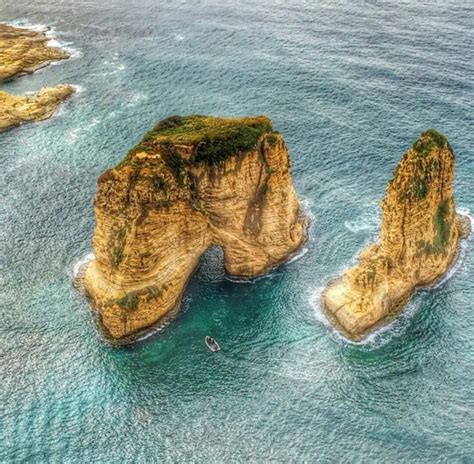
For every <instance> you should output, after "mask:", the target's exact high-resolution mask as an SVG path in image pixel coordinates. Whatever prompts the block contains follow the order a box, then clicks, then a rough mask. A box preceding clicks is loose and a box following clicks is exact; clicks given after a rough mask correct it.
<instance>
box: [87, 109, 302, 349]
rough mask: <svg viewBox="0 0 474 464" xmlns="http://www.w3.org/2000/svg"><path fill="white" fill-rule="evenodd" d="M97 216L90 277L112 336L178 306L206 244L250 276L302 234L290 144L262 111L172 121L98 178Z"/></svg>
mask: <svg viewBox="0 0 474 464" xmlns="http://www.w3.org/2000/svg"><path fill="white" fill-rule="evenodd" d="M95 215H96V223H97V224H96V230H95V234H94V239H93V248H94V255H95V259H94V260H93V261H92V262H91V263H89V264H88V267H87V269H86V271H85V274H84V277H83V283H84V286H85V289H86V291H87V293H88V295H89V296H90V297H91V299H92V301H93V305H94V306H95V307H96V308H97V309H98V312H99V315H100V320H101V322H102V324H101V325H102V327H103V328H105V330H106V332H107V334H108V335H110V336H112V337H113V338H115V339H120V338H123V337H126V336H127V335H130V334H133V333H135V332H137V331H140V330H141V329H144V328H147V327H150V326H152V325H154V324H156V323H157V321H161V320H162V318H163V317H164V316H166V315H168V314H169V313H170V312H171V311H173V310H174V309H175V308H177V307H178V306H179V304H180V300H181V296H182V294H183V291H184V289H185V286H186V283H187V281H188V279H189V278H190V276H191V275H192V273H193V271H194V269H195V268H196V266H197V264H198V261H199V258H200V257H201V256H202V254H203V253H204V252H205V251H206V250H207V249H208V248H209V247H211V246H214V245H216V246H220V247H222V248H223V250H224V265H225V270H226V272H227V273H228V274H230V275H233V276H238V277H241V278H252V277H256V276H259V275H262V274H264V273H266V272H268V271H269V270H270V269H272V267H274V266H276V265H278V264H279V263H281V262H283V261H284V260H286V259H287V258H288V256H289V255H290V254H292V253H293V252H295V251H296V250H297V249H298V248H299V247H300V245H301V244H302V242H303V241H304V238H305V227H304V224H305V219H304V218H303V216H302V215H301V210H300V206H299V202H298V198H297V195H296V193H295V191H294V189H293V184H292V181H291V170H290V159H289V155H288V151H287V148H286V145H285V142H284V140H283V137H282V135H281V134H279V133H278V132H275V131H273V128H272V125H271V121H270V120H269V119H268V118H266V117H263V116H262V117H255V118H239V119H237V118H228V119H225V118H214V117H208V116H188V117H179V116H174V117H171V118H168V119H165V120H164V121H162V122H160V123H159V124H158V125H157V126H156V127H155V128H154V129H153V130H152V131H150V132H149V133H148V134H146V136H145V137H144V139H143V140H142V141H141V142H140V143H139V144H138V145H137V146H136V147H135V148H133V149H132V150H131V151H130V152H129V154H128V155H127V156H126V158H125V159H124V160H123V161H122V162H121V163H120V164H119V165H118V166H116V167H115V168H113V169H111V170H109V171H106V172H105V173H104V174H102V176H101V177H100V178H99V181H98V189H97V194H96V197H95ZM125 340H129V339H127V338H126V339H125Z"/></svg>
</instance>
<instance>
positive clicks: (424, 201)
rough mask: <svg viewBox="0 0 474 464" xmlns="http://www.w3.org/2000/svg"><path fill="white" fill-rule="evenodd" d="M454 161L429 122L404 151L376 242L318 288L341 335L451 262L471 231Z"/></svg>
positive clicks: (378, 316)
mask: <svg viewBox="0 0 474 464" xmlns="http://www.w3.org/2000/svg"><path fill="white" fill-rule="evenodd" d="M454 165H455V159H454V154H453V151H452V149H451V147H450V145H449V143H448V141H447V140H446V138H445V137H444V136H442V135H441V134H439V133H437V132H436V131H434V130H429V131H426V132H424V133H423V134H422V135H421V137H420V138H419V139H418V141H417V142H416V143H415V144H414V145H413V147H412V148H410V149H409V150H408V152H407V153H405V155H404V156H403V157H402V159H401V161H400V164H399V165H398V167H397V169H396V170H395V172H394V177H393V179H392V180H391V181H390V182H389V184H388V187H387V192H386V195H385V198H384V199H383V201H382V230H381V240H380V243H379V244H373V245H371V246H370V247H369V248H367V249H366V250H364V251H363V252H362V253H361V254H360V256H359V264H358V265H357V266H355V267H353V268H352V269H349V270H348V271H347V272H346V273H345V274H344V275H343V276H342V278H339V279H337V280H335V281H333V282H331V283H330V284H329V285H328V287H327V288H326V290H325V292H324V293H323V297H322V299H323V305H324V308H325V310H326V312H327V314H328V316H329V318H330V319H331V320H332V322H334V323H335V325H336V326H337V327H338V328H339V329H341V330H342V331H343V332H344V333H345V334H346V335H348V336H350V337H352V338H356V339H357V338H363V337H364V336H365V335H367V333H369V332H370V330H371V329H372V328H374V327H377V326H378V325H379V324H380V323H383V322H384V320H385V321H387V320H388V319H389V318H390V317H391V316H392V317H393V316H394V315H396V314H397V312H398V311H399V310H400V309H401V308H402V307H403V305H404V304H405V303H406V302H407V300H408V298H409V297H410V296H411V295H412V293H413V292H414V290H415V289H416V288H417V287H418V286H424V285H429V284H431V283H433V282H435V281H436V280H437V279H438V278H440V276H442V275H443V274H444V273H445V272H446V271H447V270H448V268H449V266H450V265H451V263H452V262H453V259H454V258H455V256H456V254H457V250H458V244H459V240H460V238H462V237H463V236H464V235H466V234H468V233H469V232H468V229H469V222H468V221H466V220H465V219H466V218H462V217H460V216H458V215H457V214H456V211H455V206H454V198H453V181H454Z"/></svg>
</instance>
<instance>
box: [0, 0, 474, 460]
mask: <svg viewBox="0 0 474 464" xmlns="http://www.w3.org/2000/svg"><path fill="white" fill-rule="evenodd" d="M0 20H1V21H4V22H23V23H26V22H28V23H30V24H47V25H51V26H53V27H54V28H55V30H56V35H57V39H58V40H59V41H60V42H61V43H63V44H67V45H69V46H70V47H72V48H73V49H74V50H76V51H77V52H79V53H78V55H79V56H77V58H75V59H71V60H69V61H67V62H63V63H61V64H58V65H54V66H50V67H48V68H46V69H43V70H41V71H39V72H37V73H36V74H34V75H32V76H28V77H22V78H20V79H17V80H15V81H13V82H10V83H7V84H3V85H2V86H0V88H1V89H2V90H8V91H10V92H13V93H15V92H17V93H23V92H25V91H32V90H36V89H38V88H40V87H41V86H45V85H55V84H58V83H70V84H75V85H79V86H80V87H81V88H82V92H80V93H79V94H78V95H77V96H76V97H74V98H73V99H72V100H71V101H69V102H68V103H67V104H65V105H64V107H63V108H62V110H61V111H60V113H59V114H58V115H57V116H56V117H54V118H53V119H51V120H49V121H46V122H42V123H35V124H30V125H25V126H23V127H21V128H18V129H14V130H11V131H9V132H6V133H3V134H0V153H1V163H2V165H1V172H2V178H3V179H4V180H3V181H2V185H3V195H2V197H3V199H2V202H1V214H2V216H1V218H2V225H3V227H2V235H1V237H2V246H1V252H2V254H1V261H2V293H1V296H2V301H1V305H0V321H1V325H0V357H1V365H0V375H1V378H0V392H1V397H0V411H1V415H0V461H2V462H147V463H148V462H163V461H168V462H183V461H191V462H206V463H209V462H216V463H227V462H316V461H317V462H364V463H366V462H426V463H433V462H463V463H468V462H474V458H473V456H474V439H473V437H474V316H473V311H474V259H473V253H472V244H473V242H472V241H470V242H468V244H467V247H466V250H465V252H464V255H463V259H462V261H461V262H460V264H459V265H458V266H457V268H456V270H455V272H453V273H452V276H451V278H450V279H449V280H447V281H446V282H444V283H443V284H442V285H441V286H439V287H438V288H437V289H436V290H434V291H431V292H423V293H419V294H418V295H417V296H416V297H415V298H414V299H413V301H412V303H411V304H410V305H409V307H408V308H407V310H406V311H405V313H404V314H403V315H402V317H401V318H400V319H399V320H398V321H397V322H396V323H395V324H393V325H392V326H390V327H389V328H388V330H385V331H382V332H381V333H379V334H377V335H376V336H375V337H372V338H371V339H370V340H369V341H368V342H367V343H365V344H362V345H355V344H352V343H349V342H347V341H345V340H343V339H342V338H341V337H340V336H338V335H337V334H336V333H335V332H334V331H333V330H332V329H331V328H330V327H328V325H327V324H326V323H325V322H324V319H323V318H322V316H321V313H320V311H319V307H318V304H317V301H318V298H317V296H318V292H319V291H320V289H321V288H322V287H323V286H324V285H325V283H326V282H327V280H328V279H329V278H330V277H331V276H334V275H335V274H338V273H340V272H341V271H342V270H343V269H344V268H345V267H347V266H349V265H350V264H351V263H353V262H354V259H355V257H356V256H357V253H358V251H359V250H360V249H361V248H363V247H364V246H365V245H366V244H367V243H369V242H370V241H371V240H373V238H374V235H375V234H376V233H377V229H378V226H379V223H380V213H379V208H378V202H379V201H380V199H381V198H382V197H383V194H384V191H385V186H386V183H387V181H388V180H389V179H390V177H391V172H392V170H393V168H394V167H395V165H396V163H397V162H398V160H399V158H400V156H401V155H402V154H403V152H404V151H405V150H406V149H407V148H408V147H409V146H410V145H411V144H412V143H413V141H414V140H415V139H416V138H417V137H418V135H419V134H420V133H421V132H422V131H423V130H425V129H427V128H430V127H434V128H436V129H438V130H439V131H441V132H443V133H444V134H445V135H446V136H447V137H448V138H449V140H450V143H451V145H452V146H453V148H454V150H455V153H456V156H457V177H456V199H457V206H458V208H464V210H467V211H471V212H474V188H473V181H472V179H473V174H474V149H473V147H474V131H473V124H472V122H473V108H472V102H473V96H474V92H473V75H474V69H473V60H472V50H473V43H474V34H473V29H474V28H473V27H472V26H473V22H474V21H473V20H474V17H473V7H472V4H471V5H469V2H414V1H413V2H403V1H402V2H393V3H388V2H350V1H337V2H332V1H327V2H310V1H302V0H298V1H297V0H291V1H273V2H259V1H256V0H252V1H235V2H224V1H211V0H202V1H196V2H185V1H179V0H175V1H173V2H162V1H158V0H154V1H153V0H131V1H130V0H127V1H125V0H108V1H102V0H84V1H69V2H64V1H59V0H55V1H53V0H48V1H46V0H42V1H39V0H37V1H34V2H32V1H26V0H14V1H13V0H11V1H10V0H0ZM176 113H178V114H188V113H201V114H214V115H253V114H266V115H268V116H270V117H271V118H272V120H273V122H274V125H275V126H276V128H277V129H278V130H280V131H281V132H283V133H284V135H285V138H286V141H287V143H288V145H289V147H290V150H291V155H292V159H293V175H294V183H295V186H296V188H297V190H298V192H299V194H300V196H301V197H302V199H304V202H305V205H306V208H307V209H308V211H309V212H310V213H311V215H312V217H313V226H312V228H311V240H310V242H309V244H308V246H307V247H306V253H305V254H304V255H303V256H301V257H300V258H299V259H298V260H296V261H294V262H292V263H290V264H288V265H285V266H283V267H281V268H279V269H278V270H276V271H275V272H273V273H272V274H271V275H269V276H268V277H266V278H263V279H260V280H257V281H256V282H254V283H248V284H243V283H234V282H230V281H228V280H226V279H225V277H224V276H223V274H222V272H221V269H220V264H219V260H218V259H216V256H208V257H207V259H205V260H204V261H203V264H202V267H201V269H200V271H199V272H198V273H197V275H196V276H195V278H194V279H193V280H192V282H191V284H190V286H189V290H188V292H187V294H186V297H185V301H184V305H183V310H182V312H181V314H180V316H179V317H178V319H177V320H176V321H175V322H174V323H173V324H171V325H170V326H169V327H168V328H167V329H166V330H165V331H163V332H162V333H161V334H158V335H156V336H154V337H151V338H149V339H147V340H145V341H143V342H141V343H139V344H137V345H134V346H133V347H129V348H124V349H113V348H110V347H109V346H107V345H106V344H104V343H103V342H102V340H101V339H100V337H99V335H98V332H97V329H96V327H95V325H94V322H93V320H92V318H91V315H90V312H89V308H88V304H87V302H86V301H85V300H84V298H83V297H82V296H81V295H80V294H78V292H77V291H76V290H75V289H74V288H73V287H72V284H71V282H72V276H73V268H74V266H75V265H76V264H77V263H78V262H79V261H80V260H81V259H82V258H83V257H84V256H85V255H87V254H88V253H90V251H91V236H92V233H93V229H94V216H93V210H92V198H93V195H94V192H95V183H96V179H97V177H98V176H99V175H100V173H101V172H102V171H104V170H105V169H107V168H108V167H110V166H112V165H114V164H116V163H117V162H118V161H119V160H120V159H121V158H122V156H123V155H124V153H125V152H126V151H127V150H128V148H129V147H131V146H132V145H133V144H134V143H135V142H136V141H137V140H138V139H139V138H141V135H142V134H143V133H144V131H145V130H147V129H148V128H150V127H151V126H153V125H154V123H155V122H156V121H157V120H159V119H162V118H164V117H166V116H169V115H171V114H176ZM206 334H212V335H214V336H215V337H216V338H217V339H218V340H219V342H220V343H221V345H222V347H223V352H222V353H221V354H219V355H212V354H211V353H210V352H209V351H207V350H206V348H205V347H204V344H203V337H204V336H205V335H206Z"/></svg>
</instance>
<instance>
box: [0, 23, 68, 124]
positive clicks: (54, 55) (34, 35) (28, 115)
mask: <svg viewBox="0 0 474 464" xmlns="http://www.w3.org/2000/svg"><path fill="white" fill-rule="evenodd" d="M49 41H50V39H49V37H47V35H46V33H45V31H36V30H32V29H27V28H23V27H14V26H10V25H7V24H0V83H2V82H5V81H9V80H11V79H14V78H16V77H19V76H23V75H25V74H31V73H33V72H34V71H36V70H37V69H39V68H42V67H44V66H47V65H49V64H50V63H52V62H53V61H58V60H64V59H67V58H69V56H70V55H69V53H68V52H66V51H65V50H63V49H61V48H58V47H51V46H49V44H48V42H49ZM73 93H74V88H73V87H72V86H70V85H58V86H56V87H47V88H43V89H41V90H40V91H39V92H37V93H34V94H32V95H24V96H17V95H11V94H9V93H8V92H4V91H0V132H2V131H4V130H7V129H9V128H11V127H15V126H18V125H20V124H22V123H24V122H31V121H42V120H44V119H48V118H50V117H51V116H52V115H53V114H54V113H55V111H56V110H57V109H58V107H59V105H60V104H61V103H62V102H63V101H64V100H66V99H67V98H68V97H70V96H71V95H72V94H73Z"/></svg>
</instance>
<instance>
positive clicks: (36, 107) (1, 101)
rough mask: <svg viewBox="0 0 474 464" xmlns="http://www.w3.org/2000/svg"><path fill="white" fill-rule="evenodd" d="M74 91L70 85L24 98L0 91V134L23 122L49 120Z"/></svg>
mask: <svg viewBox="0 0 474 464" xmlns="http://www.w3.org/2000/svg"><path fill="white" fill-rule="evenodd" d="M74 91H75V90H74V88H73V87H72V86H70V85H58V86H56V87H46V88H44V89H41V90H40V91H39V92H37V93H35V94H33V95H25V96H16V95H11V94H9V93H7V92H2V91H0V132H2V131H4V130H7V129H9V128H11V127H15V126H18V125H20V124H23V123H24V122H30V121H42V120H44V119H48V118H50V117H51V116H52V115H53V114H54V113H55V112H56V110H57V109H58V106H59V105H60V104H61V103H62V102H63V101H64V100H65V99H66V98H68V97H69V96H71V95H72V94H73V93H74Z"/></svg>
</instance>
